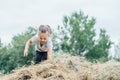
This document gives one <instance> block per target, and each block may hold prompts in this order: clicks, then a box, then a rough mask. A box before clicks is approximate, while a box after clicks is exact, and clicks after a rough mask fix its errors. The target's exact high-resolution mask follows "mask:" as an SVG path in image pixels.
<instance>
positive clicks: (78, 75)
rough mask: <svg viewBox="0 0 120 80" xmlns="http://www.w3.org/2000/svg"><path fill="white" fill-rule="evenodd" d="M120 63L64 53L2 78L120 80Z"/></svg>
mask: <svg viewBox="0 0 120 80" xmlns="http://www.w3.org/2000/svg"><path fill="white" fill-rule="evenodd" d="M119 75H120V63H119V62H116V61H109V62H106V63H103V64H100V63H96V64H93V63H90V62H88V61H86V60H85V59H84V57H78V56H70V55H62V56H60V57H59V58H56V59H54V60H47V61H44V62H42V63H40V64H37V65H31V66H29V67H24V68H20V69H17V70H14V71H13V73H11V74H9V75H5V76H3V77H1V78H0V80H120V76H119Z"/></svg>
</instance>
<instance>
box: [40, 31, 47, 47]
mask: <svg viewBox="0 0 120 80" xmlns="http://www.w3.org/2000/svg"><path fill="white" fill-rule="evenodd" d="M38 36H39V41H40V44H41V45H44V44H45V43H46V42H47V40H48V32H46V33H39V35H38Z"/></svg>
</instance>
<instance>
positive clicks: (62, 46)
mask: <svg viewBox="0 0 120 80" xmlns="http://www.w3.org/2000/svg"><path fill="white" fill-rule="evenodd" d="M95 23H96V20H95V18H93V17H88V16H87V15H84V13H83V12H82V11H79V12H73V13H72V14H71V15H67V16H64V17H63V25H59V26H56V27H55V26H54V27H55V28H56V30H53V29H52V33H53V34H52V40H53V46H54V47H53V50H54V52H56V51H57V52H59V51H63V52H65V53H70V54H72V55H80V56H85V57H86V58H87V59H88V60H90V61H96V60H103V61H105V60H107V59H108V51H109V48H110V47H111V44H112V42H111V40H110V39H109V35H107V34H106V31H105V29H100V33H99V35H97V34H96V32H95V28H94V25H95ZM36 32H37V29H36V28H33V27H28V29H27V30H26V31H25V32H23V33H21V34H17V35H16V36H14V37H13V39H12V41H11V43H10V44H9V45H7V46H3V44H2V43H1V41H0V70H1V71H2V72H3V73H8V72H10V71H11V70H13V69H15V68H18V67H22V66H24V65H26V66H27V65H30V64H31V61H32V60H33V56H34V54H35V52H34V51H35V50H34V44H33V45H32V46H31V47H30V49H29V56H28V57H23V52H24V47H25V43H26V41H27V40H28V39H29V38H31V37H32V36H33V35H35V34H36ZM96 37H97V38H96Z"/></svg>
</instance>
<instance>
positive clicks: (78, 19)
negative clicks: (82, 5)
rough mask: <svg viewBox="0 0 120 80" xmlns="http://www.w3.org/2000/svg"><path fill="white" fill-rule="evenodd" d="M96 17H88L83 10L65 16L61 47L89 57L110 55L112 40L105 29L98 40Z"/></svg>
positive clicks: (72, 52) (60, 31)
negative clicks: (95, 27) (95, 26)
mask: <svg viewBox="0 0 120 80" xmlns="http://www.w3.org/2000/svg"><path fill="white" fill-rule="evenodd" d="M95 22H96V21H95V19H94V18H88V16H85V15H84V13H83V12H82V11H80V12H74V13H72V15H71V16H64V19H63V26H59V27H60V28H59V30H58V31H59V34H61V35H62V37H60V35H59V37H58V38H60V40H61V44H60V46H61V49H62V50H63V51H65V52H69V53H71V54H73V55H85V56H86V57H87V58H88V59H89V58H90V59H99V58H102V57H106V56H107V55H108V49H109V48H110V45H111V41H110V39H109V36H108V35H107V34H106V31H105V30H104V29H101V30H100V36H99V39H98V40H96V39H95V38H96V32H95V29H94V25H95Z"/></svg>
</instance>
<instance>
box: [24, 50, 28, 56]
mask: <svg viewBox="0 0 120 80" xmlns="http://www.w3.org/2000/svg"><path fill="white" fill-rule="evenodd" d="M26 56H28V49H25V50H24V57H26Z"/></svg>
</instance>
